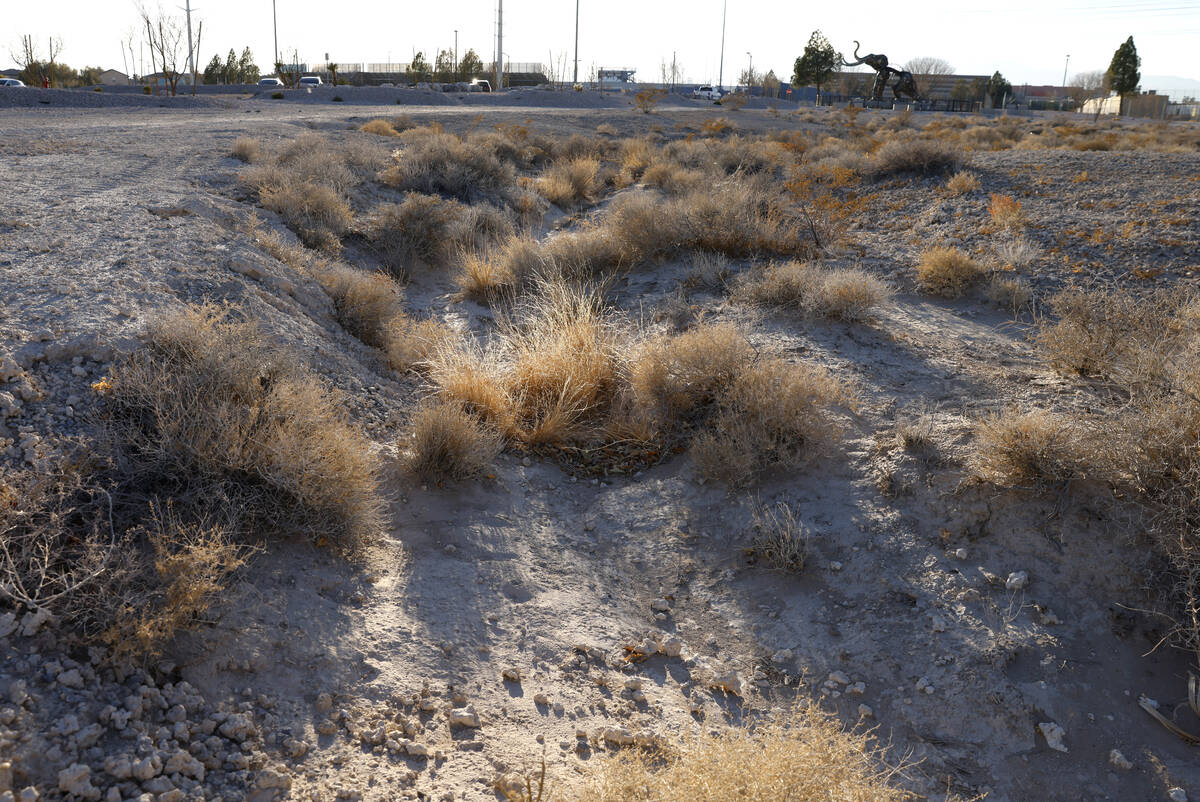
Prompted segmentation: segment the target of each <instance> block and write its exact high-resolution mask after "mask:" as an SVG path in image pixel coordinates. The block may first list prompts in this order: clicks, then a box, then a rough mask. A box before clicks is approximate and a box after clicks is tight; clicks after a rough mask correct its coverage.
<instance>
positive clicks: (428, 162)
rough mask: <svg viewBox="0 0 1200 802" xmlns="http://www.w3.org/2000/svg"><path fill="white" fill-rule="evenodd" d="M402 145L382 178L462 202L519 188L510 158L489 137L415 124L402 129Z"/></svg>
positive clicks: (506, 194) (508, 194)
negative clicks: (465, 135)
mask: <svg viewBox="0 0 1200 802" xmlns="http://www.w3.org/2000/svg"><path fill="white" fill-rule="evenodd" d="M400 139H401V142H402V143H403V147H402V148H401V149H400V150H398V151H396V153H395V155H394V156H393V163H392V165H391V166H390V167H388V168H387V169H385V170H384V171H383V172H381V173H380V175H379V178H380V180H381V181H383V183H385V184H387V185H389V186H392V187H395V188H396V189H399V190H402V191H406V192H420V193H423V194H425V195H444V196H446V197H448V198H453V199H455V200H458V201H462V202H463V203H475V202H476V201H481V200H493V201H496V200H504V199H507V198H509V197H511V196H512V195H513V194H514V192H515V190H516V183H517V176H516V171H515V170H514V168H513V165H512V163H511V162H507V161H502V160H501V159H500V158H499V157H498V156H497V155H496V153H495V151H494V150H493V149H492V148H490V147H488V144H487V142H486V141H483V140H476V139H472V140H470V141H467V142H464V141H463V140H461V139H459V138H458V137H456V136H454V135H452V134H447V133H445V132H441V131H437V130H433V129H428V128H414V129H412V130H409V131H405V132H404V133H402V134H401V135H400Z"/></svg>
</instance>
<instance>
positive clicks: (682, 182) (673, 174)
mask: <svg viewBox="0 0 1200 802" xmlns="http://www.w3.org/2000/svg"><path fill="white" fill-rule="evenodd" d="M707 181H708V177H707V176H706V175H705V174H704V173H703V172H701V171H700V170H690V169H688V168H686V167H681V166H680V165H678V164H674V163H673V162H655V163H654V164H652V165H650V166H649V167H648V168H646V171H645V172H644V173H643V174H642V182H643V183H644V184H645V185H646V186H648V187H658V188H659V189H661V190H662V191H663V192H664V193H666V194H667V195H672V196H678V195H686V194H688V193H690V192H695V191H697V190H698V189H699V188H700V187H702V186H703V185H705V184H706V183H707Z"/></svg>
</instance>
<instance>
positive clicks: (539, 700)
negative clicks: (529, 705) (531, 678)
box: [533, 693, 550, 705]
mask: <svg viewBox="0 0 1200 802" xmlns="http://www.w3.org/2000/svg"><path fill="white" fill-rule="evenodd" d="M533 703H534V704H535V705H548V704H550V697H549V696H547V695H546V694H544V693H535V694H534V695H533Z"/></svg>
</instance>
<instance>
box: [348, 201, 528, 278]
mask: <svg viewBox="0 0 1200 802" xmlns="http://www.w3.org/2000/svg"><path fill="white" fill-rule="evenodd" d="M365 228H366V236H367V239H368V240H369V241H370V242H371V244H372V245H374V246H375V247H376V248H377V249H378V250H379V252H380V256H381V259H382V261H383V263H384V265H385V266H386V267H387V269H388V270H389V271H390V272H392V273H393V274H394V275H397V276H404V275H406V273H407V272H408V270H409V269H410V267H411V266H413V265H414V264H420V265H428V266H434V267H436V266H441V265H444V264H446V263H447V262H449V261H450V260H451V259H452V258H453V257H455V256H456V255H457V254H458V253H459V252H461V251H463V250H467V249H472V248H480V247H483V246H485V245H486V244H488V243H489V242H492V241H494V240H499V239H504V238H507V237H511V236H512V233H513V224H512V220H511V218H510V217H509V216H508V215H507V214H506V213H505V212H503V211H501V210H500V209H498V208H496V207H495V206H490V205H488V204H482V203H481V204H476V205H474V206H468V205H466V204H464V203H459V202H457V201H453V200H447V199H446V198H441V197H438V196H436V195H422V194H419V193H416V192H411V193H409V194H408V195H406V196H405V198H404V200H403V201H401V202H400V203H389V204H384V205H383V206H381V207H379V208H378V209H376V210H375V212H374V213H373V214H372V216H371V217H370V218H369V220H368V221H367V223H366V226H365Z"/></svg>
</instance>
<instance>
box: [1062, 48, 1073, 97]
mask: <svg viewBox="0 0 1200 802" xmlns="http://www.w3.org/2000/svg"><path fill="white" fill-rule="evenodd" d="M1070 63H1071V54H1070V53H1068V54H1067V63H1066V64H1064V65H1063V82H1062V85H1063V89H1066V88H1067V65H1068V64H1070Z"/></svg>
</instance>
